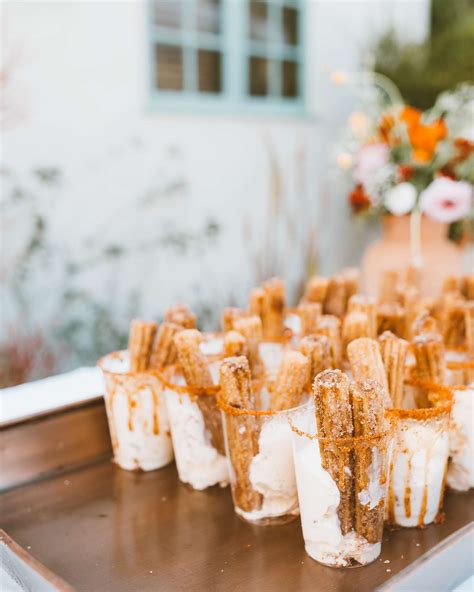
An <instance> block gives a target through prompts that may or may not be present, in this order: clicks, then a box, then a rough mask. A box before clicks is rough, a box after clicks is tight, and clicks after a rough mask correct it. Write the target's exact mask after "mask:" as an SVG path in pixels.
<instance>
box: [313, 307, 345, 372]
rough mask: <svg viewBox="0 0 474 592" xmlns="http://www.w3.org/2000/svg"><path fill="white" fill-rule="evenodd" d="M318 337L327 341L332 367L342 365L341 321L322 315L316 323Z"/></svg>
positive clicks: (331, 316)
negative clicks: (321, 336) (322, 336)
mask: <svg viewBox="0 0 474 592" xmlns="http://www.w3.org/2000/svg"><path fill="white" fill-rule="evenodd" d="M317 334H318V335H325V336H326V337H327V338H328V339H329V344H330V347H331V356H332V367H333V368H339V367H340V366H341V363H342V338H341V321H340V319H338V318H337V317H335V316H333V315H322V317H321V318H320V319H319V321H318V328H317Z"/></svg>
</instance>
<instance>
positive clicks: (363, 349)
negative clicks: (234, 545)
mask: <svg viewBox="0 0 474 592" xmlns="http://www.w3.org/2000/svg"><path fill="white" fill-rule="evenodd" d="M347 357H348V359H349V363H350V365H351V371H352V376H353V377H354V380H356V381H357V382H364V380H368V379H371V380H375V381H376V382H378V383H379V384H380V385H381V387H382V389H383V392H384V400H385V406H386V407H391V406H392V400H391V398H390V394H389V391H388V381H387V374H386V372H385V367H384V365H383V361H382V355H381V353H380V346H379V344H378V343H377V341H376V340H375V339H369V338H367V337H361V338H360V339H355V340H354V341H351V343H349V345H348V346H347Z"/></svg>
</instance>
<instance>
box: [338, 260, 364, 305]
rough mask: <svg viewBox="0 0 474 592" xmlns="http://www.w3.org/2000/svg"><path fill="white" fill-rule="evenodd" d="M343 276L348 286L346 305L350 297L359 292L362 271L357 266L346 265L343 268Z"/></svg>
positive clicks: (346, 286)
mask: <svg viewBox="0 0 474 592" xmlns="http://www.w3.org/2000/svg"><path fill="white" fill-rule="evenodd" d="M342 277H343V278H344V285H345V288H346V290H345V291H346V305H347V302H348V301H349V298H351V297H352V296H354V295H355V294H357V293H358V292H359V283H360V271H359V270H358V269H357V267H346V269H343V270H342Z"/></svg>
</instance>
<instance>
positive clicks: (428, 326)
mask: <svg viewBox="0 0 474 592" xmlns="http://www.w3.org/2000/svg"><path fill="white" fill-rule="evenodd" d="M437 332H438V321H437V320H436V319H435V318H434V317H432V316H431V315H430V314H429V313H428V312H427V311H424V312H422V313H421V314H420V315H419V316H418V317H417V318H416V319H415V320H414V321H413V324H412V327H411V335H412V336H413V337H416V336H417V335H421V334H422V333H437Z"/></svg>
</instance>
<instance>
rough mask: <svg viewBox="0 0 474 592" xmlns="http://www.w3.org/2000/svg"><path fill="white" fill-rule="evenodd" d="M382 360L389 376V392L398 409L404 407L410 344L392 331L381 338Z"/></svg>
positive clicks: (386, 332)
mask: <svg viewBox="0 0 474 592" xmlns="http://www.w3.org/2000/svg"><path fill="white" fill-rule="evenodd" d="M379 343H380V350H381V353H382V360H383V363H384V366H385V372H386V374H387V382H388V392H389V394H390V397H391V399H392V405H393V407H395V408H396V409H399V408H400V407H401V406H402V402H403V392H404V387H405V361H406V357H407V353H408V348H409V343H408V341H405V340H404V339H400V338H399V337H397V336H396V335H394V334H393V333H390V331H385V333H382V335H381V336H380V337H379Z"/></svg>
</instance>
